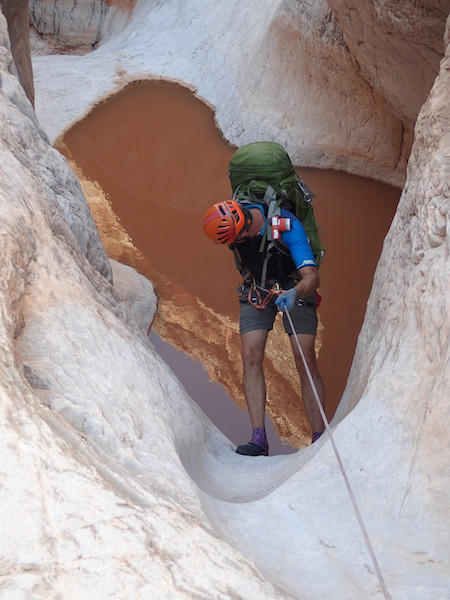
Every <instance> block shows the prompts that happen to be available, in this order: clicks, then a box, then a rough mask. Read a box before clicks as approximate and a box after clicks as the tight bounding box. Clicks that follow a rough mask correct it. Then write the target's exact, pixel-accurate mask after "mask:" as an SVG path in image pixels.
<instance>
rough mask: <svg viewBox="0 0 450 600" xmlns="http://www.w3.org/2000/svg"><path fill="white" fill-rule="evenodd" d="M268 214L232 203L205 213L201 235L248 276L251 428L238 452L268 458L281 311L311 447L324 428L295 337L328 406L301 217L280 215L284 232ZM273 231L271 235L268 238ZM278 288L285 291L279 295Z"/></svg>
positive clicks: (244, 323)
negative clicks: (268, 355)
mask: <svg viewBox="0 0 450 600" xmlns="http://www.w3.org/2000/svg"><path fill="white" fill-rule="evenodd" d="M267 212H268V208H267V205H265V204H264V203H255V204H246V205H241V204H239V202H237V201H235V200H228V201H225V202H221V203H218V204H215V205H214V206H212V207H211V208H210V209H209V210H208V211H207V212H206V214H205V217H204V222H203V228H204V231H205V233H206V235H207V236H208V237H209V238H210V239H211V240H212V241H214V242H215V243H217V244H226V245H229V246H230V247H231V248H232V249H233V251H234V254H235V258H236V259H237V261H238V264H239V270H240V271H241V273H243V274H244V282H243V284H242V286H241V295H240V315H239V330H240V334H241V340H242V360H243V367H244V372H243V388H244V395H245V399H246V402H247V407H248V411H249V415H250V421H251V424H252V428H253V430H252V437H251V439H250V441H249V442H248V444H243V445H240V446H238V447H237V449H236V452H237V453H238V454H244V455H248V456H260V455H263V456H267V455H268V453H269V446H268V443H267V437H266V430H265V405H266V385H265V379H264V372H263V360H264V352H265V346H266V341H267V336H268V334H269V331H271V330H272V328H273V323H274V321H275V317H276V315H277V310H283V323H284V327H285V331H286V333H287V334H288V335H289V336H290V339H291V347H292V350H293V353H294V358H295V365H296V368H297V371H298V373H299V375H300V381H301V386H302V396H303V402H304V406H305V410H306V413H307V416H308V419H309V421H310V424H311V428H312V432H313V442H314V441H315V440H316V439H318V437H319V436H320V435H321V433H322V432H323V429H324V424H323V421H322V417H321V414H320V410H319V407H318V406H317V403H316V400H315V398H314V394H313V391H312V389H311V385H310V383H309V379H308V376H307V373H306V370H305V367H304V364H303V360H302V358H301V356H300V353H299V350H298V347H297V343H296V341H295V339H294V338H293V336H294V335H297V337H298V340H299V342H300V344H301V347H302V350H303V353H304V355H305V358H306V361H307V364H308V367H309V370H310V373H311V375H312V378H313V381H314V384H315V387H316V389H317V392H318V395H319V398H320V401H321V403H322V405H324V400H325V392H324V386H323V383H322V379H321V377H320V374H319V371H318V368H317V362H316V355H315V351H314V341H315V336H316V332H317V314H316V306H317V304H318V302H317V294H316V290H317V288H318V286H319V274H318V270H317V267H316V263H315V260H314V255H313V253H312V250H311V248H310V246H309V243H308V239H307V236H306V234H305V231H304V229H303V226H302V224H301V222H300V221H299V219H297V217H296V216H295V215H293V214H292V213H291V212H289V211H287V210H285V209H283V208H281V209H279V213H280V214H279V220H280V221H282V222H283V225H284V227H280V228H279V229H278V231H277V233H276V232H275V230H274V227H273V225H272V223H273V221H272V222H268V219H267ZM269 228H271V230H272V231H271V233H272V234H273V235H267V233H268V232H269ZM283 229H285V230H284V231H283ZM275 233H276V235H279V236H280V237H281V242H282V244H274V243H273V242H272V241H269V240H270V238H272V237H276V235H275ZM262 244H263V245H262ZM280 289H282V290H284V291H283V292H282V293H278V291H279V290H280ZM285 309H287V310H288V311H289V313H290V316H291V318H292V321H293V323H294V328H295V332H292V331H291V327H290V325H289V321H288V319H287V316H286V314H284V310H285Z"/></svg>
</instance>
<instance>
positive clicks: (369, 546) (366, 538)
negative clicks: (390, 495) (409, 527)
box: [284, 307, 392, 600]
mask: <svg viewBox="0 0 450 600" xmlns="http://www.w3.org/2000/svg"><path fill="white" fill-rule="evenodd" d="M284 310H285V312H286V316H287V318H288V321H289V324H290V326H291V329H292V331H293V332H295V328H294V324H293V322H292V318H291V315H290V314H289V311H288V309H287V307H285V308H284ZM295 340H296V342H297V347H298V350H299V352H300V356H301V357H302V361H303V364H304V366H305V370H306V374H307V376H308V380H309V383H310V385H311V389H312V391H313V395H314V399H315V401H316V403H317V406H318V408H319V411H320V414H321V416H322V420H323V422H324V424H325V429H326V430H327V432H328V435H329V436H330V441H331V445H332V446H333V450H334V453H335V454H336V459H337V462H338V464H339V468H340V469H341V473H342V476H343V478H344V481H345V485H346V486H347V490H348V493H349V495H350V500H351V502H352V505H353V509H354V511H355V514H356V518H357V519H358V523H359V526H360V527H361V531H362V534H363V537H364V541H365V542H366V546H367V549H368V550H369V554H370V557H371V559H372V562H373V566H374V568H375V572H376V574H377V577H378V581H379V583H380V586H381V589H382V591H383V594H384V597H385V598H386V600H392V596H391V595H390V594H389V592H388V590H387V588H386V584H385V582H384V579H383V575H382V574H381V570H380V566H379V564H378V561H377V558H376V556H375V552H374V550H373V547H372V544H371V542H370V539H369V535H368V533H367V529H366V527H365V525H364V521H363V519H362V516H361V513H360V511H359V508H358V505H357V503H356V498H355V495H354V493H353V490H352V488H351V486H350V481H349V480H348V477H347V473H346V472H345V469H344V465H343V463H342V460H341V457H340V455H339V452H338V449H337V447H336V444H335V441H334V438H333V434H332V431H331V428H330V425H329V423H328V419H327V417H326V415H325V411H324V410H323V406H322V403H321V402H320V398H319V394H318V393H317V388H316V386H315V384H314V381H313V378H312V375H311V371H310V369H309V367H308V363H307V362H306V358H305V354H304V352H303V349H302V347H301V344H300V342H299V339H298V337H297V335H295Z"/></svg>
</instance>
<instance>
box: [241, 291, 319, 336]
mask: <svg viewBox="0 0 450 600" xmlns="http://www.w3.org/2000/svg"><path fill="white" fill-rule="evenodd" d="M249 291H250V288H246V289H245V290H244V291H243V292H242V293H241V296H240V299H239V302H240V312H239V332H240V334H241V335H243V334H244V333H248V332H249V331H257V330H259V329H266V330H267V331H271V330H272V329H273V324H274V322H275V317H276V316H277V312H279V311H278V308H277V306H276V305H275V300H276V298H273V299H272V300H270V302H268V303H267V304H266V305H265V308H263V309H259V308H256V307H255V306H253V305H252V304H251V303H250V302H249V300H248V294H249ZM289 314H290V317H291V319H292V322H293V324H294V329H295V332H296V333H303V334H310V335H316V333H317V323H318V319H317V312H316V298H315V294H312V295H311V296H308V297H307V298H303V299H299V300H298V301H297V303H296V305H295V306H294V308H293V309H292V310H291V312H290V313H289ZM283 325H284V330H285V331H286V333H287V334H288V335H292V333H293V332H292V330H291V326H290V323H289V321H288V319H287V317H286V313H283Z"/></svg>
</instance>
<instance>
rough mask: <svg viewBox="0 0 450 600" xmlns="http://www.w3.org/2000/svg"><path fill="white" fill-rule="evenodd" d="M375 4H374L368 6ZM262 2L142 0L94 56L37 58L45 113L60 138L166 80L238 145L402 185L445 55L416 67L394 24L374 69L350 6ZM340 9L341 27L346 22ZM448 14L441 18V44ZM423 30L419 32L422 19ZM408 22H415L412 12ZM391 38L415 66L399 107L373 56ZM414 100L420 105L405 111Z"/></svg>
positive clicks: (380, 38)
mask: <svg viewBox="0 0 450 600" xmlns="http://www.w3.org/2000/svg"><path fill="white" fill-rule="evenodd" d="M366 5H367V6H369V5H371V2H370V1H369V0H365V2H363V3H362V4H361V7H362V8H364V7H365V6H366ZM254 7H255V5H254V2H253V1H251V0H239V1H237V0H227V2H216V3H211V2H208V1H207V0H190V1H189V2H185V1H184V0H170V1H168V2H157V3H154V2H147V1H146V0H140V1H138V2H137V3H136V6H135V7H134V9H133V12H132V14H131V17H130V19H129V21H128V22H127V25H126V26H125V27H124V28H123V29H122V30H120V32H119V31H117V30H116V33H115V34H114V35H111V36H109V37H106V38H105V39H104V41H103V43H102V45H101V46H100V47H99V48H98V49H97V50H95V51H94V52H91V53H89V54H87V55H85V56H57V57H56V56H36V57H35V59H34V61H33V67H34V73H35V86H36V97H37V100H36V110H37V114H38V116H39V119H40V121H41V122H42V123H45V127H46V131H47V134H48V135H49V137H50V139H51V141H54V140H55V138H56V137H58V135H60V134H61V132H63V131H64V130H65V129H67V128H68V127H69V126H70V125H71V124H72V123H73V122H74V121H76V120H78V119H79V118H81V117H82V116H83V115H84V114H85V113H86V112H87V111H88V110H89V109H90V108H91V107H92V106H93V105H95V104H96V103H97V102H98V101H99V100H101V99H103V98H104V97H106V96H108V95H110V94H111V93H113V92H115V91H117V90H119V89H120V88H121V87H123V86H124V85H126V84H127V83H128V82H130V81H134V80H136V79H152V78H165V79H169V80H174V81H179V82H181V83H183V84H184V85H186V86H187V87H189V88H191V89H193V90H194V91H195V92H196V93H197V94H198V95H199V96H200V97H201V98H203V99H205V100H206V102H208V103H209V104H210V105H212V106H213V107H214V108H215V110H216V118H217V122H218V125H219V127H220V128H221V129H222V131H223V134H224V136H225V137H226V139H228V140H229V141H230V142H231V143H233V144H236V145H238V146H239V145H241V144H243V143H247V142H249V141H254V140H258V139H274V140H277V141H279V142H281V143H283V144H284V145H285V146H286V147H287V149H288V151H289V153H290V155H291V156H292V158H293V161H294V163H295V164H297V165H302V166H305V167H308V166H309V167H324V168H326V167H331V168H335V169H342V170H346V171H349V172H352V173H356V174H359V175H365V176H369V177H371V178H374V179H379V180H382V181H387V182H389V183H394V184H396V185H402V184H403V183H404V178H405V168H406V161H407V158H408V155H409V151H410V147H411V137H412V127H413V122H414V118H413V117H412V116H411V114H412V113H414V110H415V111H416V113H417V110H418V101H417V98H418V96H420V97H421V98H423V100H424V99H425V98H426V96H427V94H428V92H429V87H430V86H431V82H432V80H433V78H434V77H435V74H436V70H437V65H438V58H439V54H438V50H439V49H438V48H436V49H434V48H433V50H432V51H431V50H430V54H432V57H433V61H430V62H427V61H425V60H424V59H423V57H422V55H420V57H419V58H420V60H417V61H416V60H415V55H416V52H415V49H414V47H411V45H410V44H409V45H408V44H407V43H406V42H405V43H403V45H401V43H400V42H401V38H400V37H399V35H398V33H397V31H396V30H395V29H393V28H392V27H391V28H387V27H385V28H384V29H380V27H378V29H377V32H378V30H379V32H378V35H377V37H376V39H373V38H370V39H373V43H372V44H371V45H370V47H369V46H368V48H366V56H365V57H364V58H365V62H364V61H363V58H362V57H361V56H360V55H359V54H357V53H356V50H355V53H353V50H352V48H353V46H356V47H359V46H358V41H357V40H356V41H355V40H354V39H353V38H352V37H351V35H350V34H349V31H350V32H351V31H352V29H351V27H350V26H349V25H348V23H347V21H348V15H347V13H346V12H345V11H344V9H340V7H338V8H339V11H338V12H337V13H336V12H334V11H333V10H331V8H330V5H329V3H328V1H327V0H314V1H313V0H302V2H297V1H294V0H276V1H274V0H261V1H260V2H259V3H258V10H257V11H255V8H254ZM362 8H361V14H362V15H364V14H365V12H364V11H363V10H362ZM359 12H360V9H358V11H357V14H359ZM366 12H368V10H367V11H366ZM404 12H406V11H404ZM341 13H342V21H343V23H342V25H341V22H340V20H339V19H338V18H337V16H336V15H338V17H339V18H340V16H341ZM442 13H443V10H441V12H440V13H438V12H436V26H435V29H436V30H438V31H439V32H440V33H439V35H440V36H441V37H440V39H442V31H443V28H444V22H445V15H443V14H442ZM351 14H352V15H353V14H355V13H354V11H353V12H351ZM413 14H414V16H415V13H413ZM369 16H370V14H369ZM438 17H439V18H440V21H439V19H438ZM350 25H351V24H350ZM413 25H414V26H415V27H416V28H417V19H415V20H414V21H413ZM365 27H367V28H370V27H371V22H370V21H368V22H367V23H365ZM402 27H403V29H405V28H407V27H408V20H407V15H403V21H402ZM364 31H365V29H364ZM393 31H394V33H395V35H393ZM347 36H348V37H349V43H347ZM392 38H394V39H397V38H398V39H399V45H400V46H401V50H402V53H401V57H402V61H403V62H407V67H405V68H403V63H402V64H401V65H400V66H401V67H402V70H401V71H400V73H401V74H402V75H401V77H402V79H401V83H400V87H401V88H402V89H403V90H406V91H404V92H403V93H402V95H401V100H402V102H400V100H398V101H394V96H395V94H394V92H393V91H392V90H393V89H397V88H398V87H399V86H398V84H397V79H398V77H399V72H398V71H395V69H394V68H393V69H390V70H388V69H387V67H385V66H383V65H384V62H383V61H385V60H386V55H385V54H382V53H380V51H379V50H375V46H376V48H383V47H388V48H391V46H390V45H389V40H391V39H392ZM419 41H420V40H419ZM418 43H419V42H418ZM349 44H350V45H349ZM405 47H407V48H408V52H407V51H406V50H404V48H405ZM370 49H371V52H369V50H370ZM395 51H396V52H397V49H396V50H395ZM402 61H400V62H402ZM411 62H412V64H410V63H411ZM431 63H432V64H431ZM361 65H363V66H361ZM395 67H396V68H398V67H399V64H398V63H396V65H395ZM380 70H386V72H388V73H389V75H387V76H386V77H385V78H384V79H383V80H382V82H381V83H382V84H383V85H381V84H380V82H379V81H378V77H377V76H376V73H378V72H379V71H380ZM374 72H375V73H374ZM418 73H421V75H420V78H419V79H418V78H417V74H418ZM388 89H389V90H390V94H388V93H387V90H388ZM409 96H411V97H414V98H415V100H414V102H411V103H409V104H408V106H406V105H405V102H406V100H405V99H406V98H408V97H409ZM396 97H397V98H398V97H399V94H398V93H397V95H396ZM404 105H405V106H404Z"/></svg>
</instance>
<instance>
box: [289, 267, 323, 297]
mask: <svg viewBox="0 0 450 600" xmlns="http://www.w3.org/2000/svg"><path fill="white" fill-rule="evenodd" d="M298 273H299V275H300V277H301V280H300V281H299V282H298V283H297V285H296V286H295V288H294V289H295V290H296V292H297V296H298V298H304V297H305V296H309V294H312V293H314V292H315V291H316V290H317V288H318V287H319V285H320V278H319V272H318V270H317V267H302V268H301V269H300V270H299V271H298Z"/></svg>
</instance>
